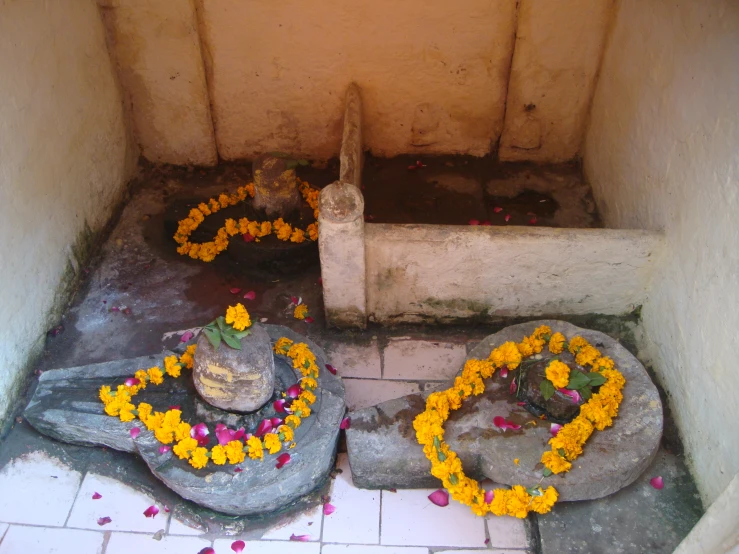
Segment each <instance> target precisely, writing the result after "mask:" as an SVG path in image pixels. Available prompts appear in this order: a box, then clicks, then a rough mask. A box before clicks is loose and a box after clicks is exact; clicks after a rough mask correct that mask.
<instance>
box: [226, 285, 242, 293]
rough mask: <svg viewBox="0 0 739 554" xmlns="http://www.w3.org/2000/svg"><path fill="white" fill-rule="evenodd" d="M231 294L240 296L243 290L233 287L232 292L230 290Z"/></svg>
mask: <svg viewBox="0 0 739 554" xmlns="http://www.w3.org/2000/svg"><path fill="white" fill-rule="evenodd" d="M229 292H230V293H231V294H239V293H240V292H241V289H240V288H238V287H233V288H232V289H231V290H229Z"/></svg>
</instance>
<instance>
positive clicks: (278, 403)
mask: <svg viewBox="0 0 739 554" xmlns="http://www.w3.org/2000/svg"><path fill="white" fill-rule="evenodd" d="M272 406H273V407H274V409H275V412H277V413H278V414H282V413H285V400H284V399H283V398H280V399H279V400H275V402H274V404H272Z"/></svg>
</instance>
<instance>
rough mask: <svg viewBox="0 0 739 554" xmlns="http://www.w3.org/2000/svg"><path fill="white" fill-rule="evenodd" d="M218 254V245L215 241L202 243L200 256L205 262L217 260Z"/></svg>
mask: <svg viewBox="0 0 739 554" xmlns="http://www.w3.org/2000/svg"><path fill="white" fill-rule="evenodd" d="M217 254H218V252H217V251H216V245H215V244H214V243H213V242H204V243H203V244H201V245H200V251H199V252H198V257H199V258H200V259H201V260H203V261H204V262H212V261H213V260H215V258H216V255H217Z"/></svg>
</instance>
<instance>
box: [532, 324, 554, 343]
mask: <svg viewBox="0 0 739 554" xmlns="http://www.w3.org/2000/svg"><path fill="white" fill-rule="evenodd" d="M551 334H552V329H551V328H550V327H549V325H540V326H539V327H537V328H536V329H534V332H533V334H532V335H531V336H532V337H533V338H535V339H537V340H541V339H543V338H544V337H546V336H547V335H551Z"/></svg>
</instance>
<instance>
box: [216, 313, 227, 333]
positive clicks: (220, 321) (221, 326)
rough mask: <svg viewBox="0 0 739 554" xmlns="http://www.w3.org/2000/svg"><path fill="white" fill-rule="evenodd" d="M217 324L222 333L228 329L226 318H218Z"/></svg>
mask: <svg viewBox="0 0 739 554" xmlns="http://www.w3.org/2000/svg"><path fill="white" fill-rule="evenodd" d="M216 323H217V324H218V328H219V329H220V330H221V331H224V330H225V329H226V318H225V317H223V316H219V317H217V318H216Z"/></svg>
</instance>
